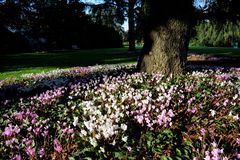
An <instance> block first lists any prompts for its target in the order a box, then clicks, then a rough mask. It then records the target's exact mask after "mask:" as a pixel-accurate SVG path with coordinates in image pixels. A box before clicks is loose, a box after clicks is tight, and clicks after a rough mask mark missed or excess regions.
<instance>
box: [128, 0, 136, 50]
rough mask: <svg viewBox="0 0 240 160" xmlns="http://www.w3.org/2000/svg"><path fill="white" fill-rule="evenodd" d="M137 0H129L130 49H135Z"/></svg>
mask: <svg viewBox="0 0 240 160" xmlns="http://www.w3.org/2000/svg"><path fill="white" fill-rule="evenodd" d="M135 1H136V0H129V1H128V43H129V48H128V50H129V51H135V32H134V31H135V25H134V5H135Z"/></svg>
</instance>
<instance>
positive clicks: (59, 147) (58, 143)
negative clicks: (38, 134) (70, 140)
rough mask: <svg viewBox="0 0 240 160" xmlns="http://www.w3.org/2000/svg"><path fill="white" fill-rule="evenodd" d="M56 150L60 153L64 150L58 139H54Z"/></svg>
mask: <svg viewBox="0 0 240 160" xmlns="http://www.w3.org/2000/svg"><path fill="white" fill-rule="evenodd" d="M54 150H55V151H56V152H58V153H61V151H62V145H61V144H60V142H59V141H58V139H54Z"/></svg>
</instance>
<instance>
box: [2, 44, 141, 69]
mask: <svg viewBox="0 0 240 160" xmlns="http://www.w3.org/2000/svg"><path fill="white" fill-rule="evenodd" d="M137 57H138V53H137V52H135V53H128V52H127V48H120V49H99V50H78V51H58V52H49V53H47V52H36V53H22V54H9V55H7V54H5V55H0V72H9V71H18V70H23V69H27V68H34V67H43V68H54V67H55V68H68V67H75V66H91V65H96V64H99V65H100V64H118V63H131V62H136V61H137Z"/></svg>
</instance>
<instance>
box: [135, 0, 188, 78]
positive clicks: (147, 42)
mask: <svg viewBox="0 0 240 160" xmlns="http://www.w3.org/2000/svg"><path fill="white" fill-rule="evenodd" d="M166 1H167V0H166ZM168 1H170V2H169V3H168V2H166V3H163V2H161V3H159V2H156V1H154V0H145V1H144V4H143V5H144V7H145V8H144V14H145V15H144V16H145V17H144V18H145V19H146V21H145V22H144V23H145V24H147V25H146V26H145V27H144V31H145V33H144V46H143V49H142V53H141V55H140V57H139V61H138V69H139V70H140V71H143V72H148V73H152V72H159V73H161V74H164V75H166V76H170V75H173V76H174V75H176V74H180V73H183V71H184V68H185V62H186V60H187V51H188V43H189V31H190V17H189V14H190V12H191V10H190V9H191V5H192V4H191V0H181V2H182V3H183V4H181V2H178V1H174V0H168ZM171 2H172V3H173V4H171ZM174 3H176V4H175V5H180V6H178V8H176V7H173V6H172V5H174ZM178 3H179V4H178ZM184 4H185V5H186V4H187V6H186V8H184V7H185V6H184Z"/></svg>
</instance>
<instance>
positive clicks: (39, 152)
mask: <svg viewBox="0 0 240 160" xmlns="http://www.w3.org/2000/svg"><path fill="white" fill-rule="evenodd" d="M38 154H39V155H40V157H41V158H42V157H43V156H44V155H45V149H44V148H41V149H40V150H39V151H38Z"/></svg>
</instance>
